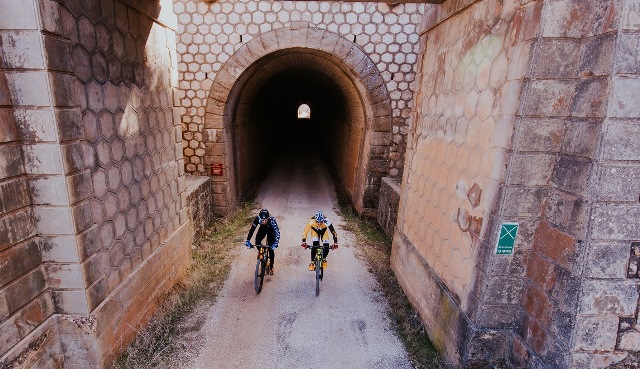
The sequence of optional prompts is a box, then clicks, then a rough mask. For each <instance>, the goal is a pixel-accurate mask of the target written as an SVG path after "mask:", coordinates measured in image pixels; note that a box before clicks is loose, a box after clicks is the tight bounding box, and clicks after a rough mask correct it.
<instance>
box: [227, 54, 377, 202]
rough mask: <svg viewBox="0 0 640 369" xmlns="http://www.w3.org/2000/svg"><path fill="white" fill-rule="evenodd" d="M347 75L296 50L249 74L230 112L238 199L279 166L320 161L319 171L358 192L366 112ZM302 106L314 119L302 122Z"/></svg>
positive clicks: (324, 59) (273, 57)
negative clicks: (296, 159)
mask: <svg viewBox="0 0 640 369" xmlns="http://www.w3.org/2000/svg"><path fill="white" fill-rule="evenodd" d="M343 68H344V66H343V65H341V64H339V63H337V62H336V61H334V60H333V59H327V56H322V55H318V54H317V53H316V54H313V53H311V54H310V53H305V52H304V51H302V52H298V50H296V52H292V51H288V52H286V53H277V54H274V55H270V56H268V57H265V58H263V59H262V60H259V61H258V62H255V63H254V64H253V65H252V66H251V67H250V68H249V69H248V70H247V71H246V72H245V73H244V75H243V77H242V78H241V79H240V81H241V82H239V83H237V84H236V88H237V89H236V90H235V91H234V92H233V96H236V99H234V100H233V101H234V103H233V104H232V105H231V106H230V108H231V109H232V111H231V112H230V113H229V114H230V115H229V116H230V119H231V122H230V123H231V126H232V132H231V139H232V142H233V150H234V155H233V166H234V173H235V176H234V178H235V181H234V182H235V186H234V187H235V193H236V194H237V195H238V196H239V197H242V196H243V194H244V193H245V191H246V190H248V189H250V188H253V187H254V186H253V185H254V184H257V183H256V182H260V181H261V180H262V179H264V178H265V176H266V175H267V174H268V172H269V170H270V169H271V168H272V165H273V164H276V163H277V160H278V159H279V160H287V159H290V158H292V157H308V158H317V159H318V160H314V161H313V163H314V164H313V165H323V166H325V167H326V168H325V169H327V170H328V171H329V172H333V173H335V175H337V176H338V177H339V178H340V180H341V181H344V182H345V183H344V184H345V187H346V188H347V190H348V191H349V192H352V191H353V190H354V188H355V181H356V179H355V177H356V173H357V165H358V163H359V160H360V155H361V154H360V150H361V145H362V142H363V137H364V131H365V128H364V127H365V123H364V121H365V118H364V117H365V112H364V108H363V104H362V100H361V98H360V95H359V93H358V90H357V88H356V87H355V83H354V81H353V79H352V77H350V75H349V73H348V71H346V70H344V69H343ZM302 104H306V105H308V106H309V108H310V118H309V119H305V118H298V115H297V114H298V108H299V107H300V105H302ZM309 169H310V170H313V169H312V168H309ZM345 178H346V179H345Z"/></svg>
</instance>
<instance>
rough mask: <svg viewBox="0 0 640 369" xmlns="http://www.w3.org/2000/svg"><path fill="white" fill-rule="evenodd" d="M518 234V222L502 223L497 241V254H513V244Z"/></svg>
mask: <svg viewBox="0 0 640 369" xmlns="http://www.w3.org/2000/svg"><path fill="white" fill-rule="evenodd" d="M517 234H518V223H502V226H500V232H499V233H498V241H497V242H496V254H498V255H511V254H512V253H513V245H515V243H516V235H517Z"/></svg>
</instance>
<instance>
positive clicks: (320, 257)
mask: <svg viewBox="0 0 640 369" xmlns="http://www.w3.org/2000/svg"><path fill="white" fill-rule="evenodd" d="M309 247H313V246H309V245H307V247H305V249H306V248H309ZM336 247H337V245H336V244H333V245H331V246H330V245H326V246H325V245H322V246H317V248H316V255H315V256H314V258H313V262H314V264H315V270H316V296H318V295H319V294H320V281H322V277H324V267H323V265H324V262H325V261H326V259H325V257H324V250H325V249H329V248H331V249H332V250H333V249H334V248H336Z"/></svg>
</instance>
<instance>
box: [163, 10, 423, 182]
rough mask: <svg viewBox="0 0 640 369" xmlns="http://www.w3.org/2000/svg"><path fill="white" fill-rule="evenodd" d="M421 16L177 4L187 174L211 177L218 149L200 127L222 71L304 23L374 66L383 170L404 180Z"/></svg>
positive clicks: (413, 13)
mask: <svg viewBox="0 0 640 369" xmlns="http://www.w3.org/2000/svg"><path fill="white" fill-rule="evenodd" d="M423 9H424V5H422V4H415V3H404V4H403V3H395V4H393V5H388V4H385V3H360V2H316V1H299V2H291V1H285V2H268V1H249V0H242V1H216V2H212V3H208V2H205V1H196V0H178V1H175V6H174V10H175V12H176V14H177V15H178V20H179V28H178V35H179V37H178V45H177V47H178V54H179V58H180V61H179V64H178V69H179V80H180V104H181V106H182V107H183V109H184V110H183V111H184V113H183V114H182V129H183V139H184V155H185V161H186V170H187V172H189V173H193V174H200V175H210V169H209V165H210V164H212V163H214V162H215V158H216V150H218V151H219V147H218V146H219V143H217V144H216V143H215V142H213V141H211V142H210V143H206V140H203V137H205V138H206V137H207V135H210V134H209V133H208V132H207V128H206V127H204V121H205V108H206V103H207V97H208V95H209V93H210V91H211V90H212V86H213V80H214V78H215V77H216V75H217V74H218V72H219V71H220V69H221V67H222V66H223V64H224V63H225V62H226V61H227V60H229V59H230V58H231V57H232V56H233V54H234V53H235V52H236V51H237V50H239V49H240V48H241V47H242V46H243V45H244V44H246V43H247V42H249V41H251V40H252V39H254V38H256V37H258V36H260V35H262V34H267V33H269V32H270V31H274V30H277V29H282V28H288V27H291V26H292V25H293V24H296V23H301V22H303V23H306V24H308V27H313V28H318V29H319V30H328V31H330V32H332V33H336V34H339V35H341V36H343V37H345V38H346V39H348V40H353V42H354V43H356V44H357V45H358V46H360V47H361V48H362V49H363V51H364V52H365V53H366V55H368V56H369V57H370V58H371V60H372V61H373V62H374V63H375V64H376V66H377V68H378V69H379V71H380V72H381V75H382V77H383V79H384V82H385V84H386V88H387V90H388V91H389V95H390V97H391V104H392V122H389V124H390V125H392V137H390V138H389V141H388V143H387V144H388V145H389V148H390V149H389V153H388V157H386V158H385V160H386V161H387V163H385V170H386V171H387V173H388V174H389V175H391V176H394V177H398V178H399V177H401V176H402V170H403V167H404V151H405V147H406V135H407V125H408V118H409V116H410V112H411V106H410V103H411V100H412V98H413V90H414V87H415V64H416V55H417V51H418V49H417V47H418V46H417V45H418V44H417V42H418V34H417V26H418V24H419V22H420V19H421V17H422V12H423ZM213 87H215V86H213ZM211 131H215V130H211Z"/></svg>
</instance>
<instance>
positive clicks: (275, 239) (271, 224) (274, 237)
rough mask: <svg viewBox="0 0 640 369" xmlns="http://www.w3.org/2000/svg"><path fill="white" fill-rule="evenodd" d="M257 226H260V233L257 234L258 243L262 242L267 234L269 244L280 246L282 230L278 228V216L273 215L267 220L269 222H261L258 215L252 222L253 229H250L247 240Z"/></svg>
mask: <svg viewBox="0 0 640 369" xmlns="http://www.w3.org/2000/svg"><path fill="white" fill-rule="evenodd" d="M258 225H259V227H258ZM256 227H258V233H257V234H256V244H260V243H261V242H262V240H263V239H264V236H267V244H268V245H269V246H273V247H278V243H279V242H280V230H279V229H278V223H276V218H274V217H272V216H271V217H269V219H268V220H267V224H261V223H260V217H259V216H257V217H256V218H255V219H254V220H253V223H251V229H249V234H248V235H247V240H250V239H251V236H253V232H254V231H255V229H256Z"/></svg>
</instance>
